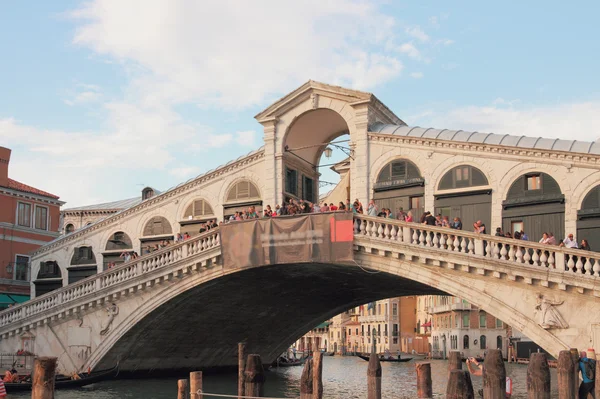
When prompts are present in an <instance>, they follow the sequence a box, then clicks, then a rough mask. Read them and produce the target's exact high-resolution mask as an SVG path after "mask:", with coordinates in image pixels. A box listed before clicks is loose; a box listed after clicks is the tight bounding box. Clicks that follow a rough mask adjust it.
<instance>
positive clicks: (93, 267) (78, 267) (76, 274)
mask: <svg viewBox="0 0 600 399" xmlns="http://www.w3.org/2000/svg"><path fill="white" fill-rule="evenodd" d="M67 271H68V279H69V280H68V281H69V284H72V283H75V282H77V281H79V280H83V279H84V278H87V277H90V276H93V275H94V274H96V273H98V264H97V263H96V255H95V254H94V250H93V248H92V247H91V246H81V247H77V248H75V249H74V250H73V256H72V257H71V263H70V265H69V267H68V268H67Z"/></svg>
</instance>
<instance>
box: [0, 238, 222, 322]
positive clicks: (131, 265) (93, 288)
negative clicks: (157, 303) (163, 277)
mask: <svg viewBox="0 0 600 399" xmlns="http://www.w3.org/2000/svg"><path fill="white" fill-rule="evenodd" d="M219 245H220V239H219V232H218V229H217V230H211V231H209V232H207V233H205V234H202V235H199V236H196V237H193V238H191V239H188V240H186V241H183V242H180V243H176V244H173V245H171V246H168V247H166V248H163V249H161V250H159V251H156V252H153V253H151V254H148V255H144V256H142V257H140V258H138V259H136V260H132V261H130V262H127V263H125V264H123V265H121V266H119V267H116V268H114V269H110V270H106V271H104V272H101V273H98V274H96V275H94V276H91V277H88V278H86V279H83V280H81V281H78V282H76V283H73V284H69V285H68V286H66V287H63V288H60V289H58V290H55V291H52V292H49V293H48V294H45V295H41V296H39V297H37V298H34V299H32V300H30V301H28V302H25V303H23V304H21V305H19V306H15V307H13V308H10V309H7V310H5V311H3V312H0V328H2V327H6V326H9V325H10V327H11V329H12V327H13V325H15V326H16V325H23V324H31V323H36V322H39V321H42V320H43V319H44V318H45V317H46V316H47V315H46V313H47V311H49V310H51V309H59V310H66V309H69V308H76V307H77V306H79V305H82V304H83V303H87V302H89V301H90V298H91V297H93V296H95V294H97V295H102V296H110V295H113V294H115V293H119V292H121V291H122V290H123V289H125V288H127V287H125V285H131V284H132V283H133V284H134V285H140V284H146V282H145V280H146V279H148V278H149V279H154V278H156V276H155V275H154V274H155V273H154V272H155V271H161V270H162V269H165V271H168V270H166V269H169V266H172V265H175V264H177V263H179V262H180V261H181V260H185V259H189V258H191V257H194V256H195V255H198V254H200V253H203V252H205V251H207V250H209V249H214V248H217V247H219ZM127 289H132V288H131V287H129V288H127ZM80 302H82V303H80ZM55 313H56V312H55ZM52 316H55V314H52ZM2 330H4V329H2ZM2 333H3V334H4V333H5V332H4V331H2Z"/></svg>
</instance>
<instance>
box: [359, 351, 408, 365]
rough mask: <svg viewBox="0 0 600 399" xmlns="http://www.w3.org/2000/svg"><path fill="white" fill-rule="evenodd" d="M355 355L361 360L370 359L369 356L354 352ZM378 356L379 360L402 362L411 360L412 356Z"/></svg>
mask: <svg viewBox="0 0 600 399" xmlns="http://www.w3.org/2000/svg"><path fill="white" fill-rule="evenodd" d="M356 356H358V357H360V358H361V359H363V360H366V361H367V362H368V361H369V359H370V356H365V355H361V354H360V353H358V354H356ZM378 356H379V361H380V362H393V363H404V362H408V361H411V360H412V357H397V356H389V357H386V356H381V355H378Z"/></svg>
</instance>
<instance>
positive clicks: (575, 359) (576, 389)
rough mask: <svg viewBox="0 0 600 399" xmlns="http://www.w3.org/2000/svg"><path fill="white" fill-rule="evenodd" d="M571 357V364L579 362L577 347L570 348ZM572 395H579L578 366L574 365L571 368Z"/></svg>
mask: <svg viewBox="0 0 600 399" xmlns="http://www.w3.org/2000/svg"><path fill="white" fill-rule="evenodd" d="M570 351H571V358H572V359H573V364H577V363H579V350H578V349H577V348H571V349H570ZM573 381H575V384H573V397H574V398H576V397H577V396H579V367H575V369H574V370H573Z"/></svg>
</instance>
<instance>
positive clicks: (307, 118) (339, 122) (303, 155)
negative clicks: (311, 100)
mask: <svg viewBox="0 0 600 399" xmlns="http://www.w3.org/2000/svg"><path fill="white" fill-rule="evenodd" d="M348 134H349V128H348V124H347V123H346V120H345V119H344V117H342V115H340V114H339V113H337V112H336V111H333V110H331V109H327V108H318V109H313V110H310V111H307V112H304V113H302V114H300V115H299V116H297V117H296V118H295V119H294V120H293V121H292V123H291V124H290V126H289V128H288V129H287V131H286V133H285V136H284V139H283V165H282V177H283V187H282V188H283V194H284V196H286V197H288V198H289V197H291V198H296V199H304V200H307V201H311V202H316V201H318V199H319V177H320V173H319V170H318V169H319V166H318V165H319V160H320V158H321V155H322V154H323V151H324V150H325V149H326V148H327V146H328V144H329V143H330V142H332V141H334V140H335V139H337V138H339V137H340V136H344V135H348ZM348 187H349V185H348Z"/></svg>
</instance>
